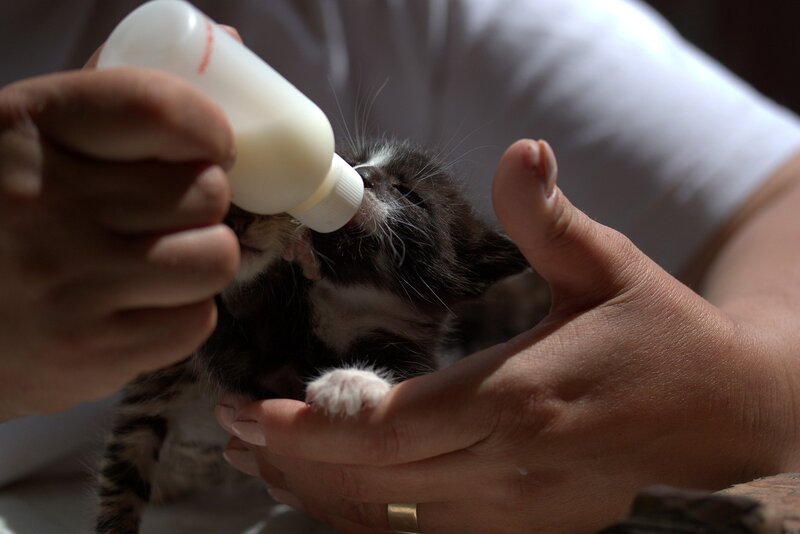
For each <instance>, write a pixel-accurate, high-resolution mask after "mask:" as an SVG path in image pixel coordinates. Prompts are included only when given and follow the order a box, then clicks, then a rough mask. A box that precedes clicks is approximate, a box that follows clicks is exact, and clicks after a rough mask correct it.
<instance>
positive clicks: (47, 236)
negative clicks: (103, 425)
mask: <svg viewBox="0 0 800 534" xmlns="http://www.w3.org/2000/svg"><path fill="white" fill-rule="evenodd" d="M120 125H124V128H121V127H120ZM232 161H233V144H232V136H231V133H230V129H229V128H228V125H227V122H226V120H225V118H224V116H223V115H222V112H221V111H220V110H219V108H217V107H216V106H215V105H214V104H213V103H211V102H210V101H209V100H208V99H206V98H205V97H203V96H202V95H200V94H199V93H198V92H196V91H195V90H193V89H192V88H191V87H189V86H188V85H186V84H184V83H183V82H180V81H178V80H175V79H173V78H169V77H166V76H164V75H161V74H158V73H154V72H147V71H143V70H135V69H125V70H119V71H116V72H109V71H95V70H84V71H78V72H66V73H60V74H53V75H49V76H42V77H38V78H32V79H29V80H24V81H21V82H18V83H15V84H11V85H9V86H6V87H5V88H3V89H2V91H0V294H2V295H3V298H2V299H0V339H2V340H3V351H2V354H0V391H2V394H0V420H4V419H9V418H12V417H17V416H22V415H29V414H39V413H49V412H53V411H57V410H60V409H63V408H66V407H68V406H71V405H73V404H75V403H77V402H80V401H83V400H89V399H95V398H99V397H102V396H104V395H107V394H109V393H112V392H114V391H116V390H117V389H118V388H119V387H120V386H122V385H123V384H124V383H126V382H128V381H129V380H130V379H132V378H133V377H134V376H136V375H137V374H139V373H140V372H142V371H147V370H152V369H155V368H159V367H163V366H165V365H168V364H170V363H172V362H175V361H177V360H179V359H181V358H184V357H185V356H186V355H187V354H189V353H190V352H191V351H192V350H193V349H194V348H195V347H197V346H198V345H199V344H200V343H202V341H203V340H204V339H205V338H206V337H207V336H208V334H209V333H210V332H211V331H212V329H213V327H214V324H215V320H216V309H215V307H214V303H213V296H214V294H216V293H218V292H219V291H220V290H221V289H222V288H223V287H225V285H226V284H227V283H228V282H229V281H230V280H231V279H232V277H233V276H234V274H235V272H236V269H237V268H238V259H239V256H238V254H239V252H238V245H237V242H236V238H235V236H234V235H233V233H232V232H231V231H230V230H229V229H228V228H227V227H225V226H224V225H222V224H221V221H222V219H223V217H224V215H225V212H226V211H227V208H228V204H229V192H228V185H227V179H226V177H225V171H224V169H225V168H226V167H227V166H229V165H230V164H231V163H232Z"/></svg>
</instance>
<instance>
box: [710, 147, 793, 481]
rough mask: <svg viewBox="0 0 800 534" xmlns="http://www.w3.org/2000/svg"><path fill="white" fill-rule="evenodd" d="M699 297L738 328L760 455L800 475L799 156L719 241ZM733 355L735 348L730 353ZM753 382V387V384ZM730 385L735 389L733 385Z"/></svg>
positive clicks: (746, 396)
mask: <svg viewBox="0 0 800 534" xmlns="http://www.w3.org/2000/svg"><path fill="white" fill-rule="evenodd" d="M721 237H722V239H721V240H720V242H719V246H718V247H717V250H716V253H715V254H714V255H713V259H712V260H711V261H710V262H709V263H708V268H707V269H706V270H705V276H704V277H703V281H702V284H701V285H700V292H701V294H702V295H703V296H704V297H705V298H706V299H708V300H709V301H710V302H711V303H713V304H714V305H716V306H717V307H718V308H719V309H720V310H721V311H722V312H723V313H725V314H726V315H728V316H729V317H730V318H731V319H732V320H733V321H734V324H736V328H735V332H736V336H735V337H736V339H737V340H738V342H739V343H735V344H734V345H733V347H737V346H738V347H739V348H743V351H742V352H744V358H743V360H740V361H744V362H746V364H745V365H746V370H745V372H746V373H747V374H748V375H749V377H750V378H751V379H753V380H752V381H750V380H748V382H749V383H750V384H751V386H750V387H749V388H748V389H747V390H746V391H742V392H740V395H741V397H742V401H743V402H745V403H747V404H749V405H750V406H751V409H750V412H751V414H753V417H754V419H753V420H752V421H753V423H752V424H753V426H754V428H755V427H758V428H759V429H760V430H761V431H762V432H761V433H762V434H763V435H769V436H770V441H771V442H772V447H771V449H772V450H766V451H763V452H762V453H763V454H764V455H768V456H770V457H771V458H772V460H774V461H775V463H773V464H772V465H773V466H774V468H775V469H779V470H781V471H788V470H797V469H800V435H798V432H799V431H798V420H797V417H798V415H797V414H800V396H799V395H798V391H800V246H798V244H800V155H798V156H796V157H795V158H794V159H793V160H791V161H789V162H788V163H787V164H785V165H784V166H783V167H782V168H780V169H779V170H778V172H776V173H775V174H774V175H773V176H772V177H771V178H770V179H769V180H768V181H767V182H766V183H765V185H764V187H762V189H761V190H760V191H759V192H758V193H757V194H756V195H755V196H754V197H753V199H752V200H751V202H750V203H749V205H746V206H745V207H744V209H743V210H742V211H741V212H740V213H739V214H738V215H737V217H735V218H734V219H733V220H732V221H731V224H730V225H729V228H728V232H727V236H724V235H723V236H721ZM733 350H735V349H733ZM753 384H755V386H753ZM734 387H735V386H734Z"/></svg>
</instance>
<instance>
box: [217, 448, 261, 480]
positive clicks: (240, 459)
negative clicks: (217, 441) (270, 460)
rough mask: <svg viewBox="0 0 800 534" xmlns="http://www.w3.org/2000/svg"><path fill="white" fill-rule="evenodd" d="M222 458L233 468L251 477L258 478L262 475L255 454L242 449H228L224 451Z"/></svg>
mask: <svg viewBox="0 0 800 534" xmlns="http://www.w3.org/2000/svg"><path fill="white" fill-rule="evenodd" d="M222 457H223V458H225V461H226V462H228V463H229V464H230V465H231V467H233V468H234V469H237V470H239V471H241V472H242V473H245V474H247V475H250V476H254V477H257V476H259V475H260V472H259V470H258V462H256V458H255V456H253V453H252V452H250V451H247V450H240V449H226V450H224V451H222Z"/></svg>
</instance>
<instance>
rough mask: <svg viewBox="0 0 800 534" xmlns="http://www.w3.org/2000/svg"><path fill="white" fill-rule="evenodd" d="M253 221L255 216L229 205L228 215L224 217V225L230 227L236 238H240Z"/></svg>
mask: <svg viewBox="0 0 800 534" xmlns="http://www.w3.org/2000/svg"><path fill="white" fill-rule="evenodd" d="M253 219H255V215H253V214H252V213H250V212H249V211H245V210H243V209H242V208H239V207H238V206H234V205H233V204H231V207H230V209H228V214H227V215H225V224H227V225H228V226H230V228H231V230H233V232H234V233H235V234H236V236H237V237H240V236H241V235H242V234H244V233H245V231H246V230H247V227H248V226H250V223H251V222H253Z"/></svg>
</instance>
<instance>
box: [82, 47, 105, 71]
mask: <svg viewBox="0 0 800 534" xmlns="http://www.w3.org/2000/svg"><path fill="white" fill-rule="evenodd" d="M103 46H104V44H103V45H100V46H99V47H98V48H97V50H95V51H94V53H93V54H92V55H91V56H89V59H87V60H86V63H84V64H83V68H84V69H96V68H97V60H99V59H100V53H101V52H102V51H103Z"/></svg>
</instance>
